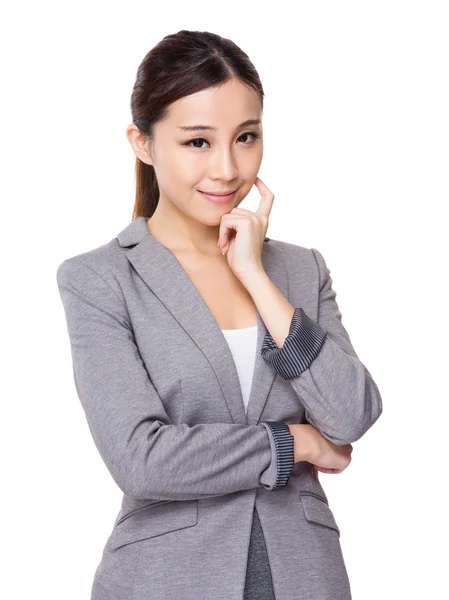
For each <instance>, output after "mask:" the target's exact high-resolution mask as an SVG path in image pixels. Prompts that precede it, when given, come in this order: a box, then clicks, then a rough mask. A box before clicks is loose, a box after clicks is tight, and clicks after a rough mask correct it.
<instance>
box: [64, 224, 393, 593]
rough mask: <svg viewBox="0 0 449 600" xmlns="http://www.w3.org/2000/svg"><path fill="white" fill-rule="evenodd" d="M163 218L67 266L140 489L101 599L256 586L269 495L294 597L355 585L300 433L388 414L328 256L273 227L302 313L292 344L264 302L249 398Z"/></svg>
mask: <svg viewBox="0 0 449 600" xmlns="http://www.w3.org/2000/svg"><path fill="white" fill-rule="evenodd" d="M147 221H148V219H147V218H146V217H139V218H137V219H135V220H134V221H132V222H131V223H130V224H129V225H127V226H126V227H125V228H124V229H123V230H122V231H121V232H120V233H119V234H118V235H117V237H115V238H113V239H112V240H111V241H110V242H108V243H106V244H104V245H102V246H99V247H97V248H95V249H93V250H90V251H87V252H84V253H82V254H78V255H76V256H73V257H70V258H68V259H66V260H64V261H63V262H62V263H61V264H60V265H59V266H58V269H57V284H58V289H59V293H60V296H61V299H62V303H63V306H64V311H65V316H66V320H67V328H68V334H69V339H70V347H71V356H72V362H73V374H74V381H75V386H76V390H77V394H78V396H79V399H80V401H81V403H82V406H83V409H84V411H85V414H86V418H87V422H88V425H89V428H90V431H91V434H92V436H93V439H94V441H95V444H96V447H97V448H98V451H99V453H100V455H101V457H102V459H103V461H104V463H105V465H106V467H107V468H108V470H109V472H110V474H111V475H112V477H113V478H114V480H115V482H116V483H117V485H118V486H119V487H120V489H121V490H122V492H123V497H122V503H121V509H120V511H119V513H118V515H117V518H116V520H115V523H114V525H113V528H112V531H111V533H110V535H109V537H108V539H107V542H106V545H105V547H104V550H103V554H102V558H101V562H100V564H99V565H98V568H97V570H96V572H95V576H94V581H93V585H92V595H91V600H150V599H164V600H172V599H173V600H174V599H183V600H199V599H200V598H201V599H223V600H242V598H243V596H244V588H245V578H246V569H247V563H248V554H249V546H250V536H251V531H252V530H253V527H254V514H255V513H256V511H257V516H258V522H259V523H260V527H261V529H262V530H263V536H264V540H265V543H266V550H267V553H268V558H269V563H270V567H271V574H272V583H273V587H274V592H275V595H276V598H277V599H278V600H299V599H303V600H306V599H307V600H312V599H313V600H315V599H316V600H350V598H351V591H350V585H349V580H348V576H347V572H346V567H345V562H344V559H343V555H342V550H341V546H340V530H339V527H338V525H337V522H336V519H335V517H334V514H333V512H332V510H331V508H330V506H329V502H328V499H327V496H326V494H325V492H324V489H323V488H322V486H321V483H320V480H319V476H318V472H317V471H316V470H315V469H314V468H313V466H312V465H311V464H310V463H308V462H299V463H296V464H293V437H292V436H291V435H290V434H289V433H287V430H288V427H287V423H290V424H291V423H307V422H308V423H311V424H312V425H313V426H314V427H316V428H317V429H319V430H320V432H321V433H322V435H323V436H324V437H326V438H327V439H329V440H331V441H332V442H334V443H335V444H338V445H344V444H349V443H353V442H355V441H356V440H358V439H360V437H361V436H362V435H363V434H364V433H365V432H366V431H367V430H368V429H369V428H370V427H371V426H372V425H373V424H374V423H375V421H376V420H377V419H378V417H379V416H380V414H381V412H382V400H381V396H380V393H379V390H378V388H377V386H376V384H375V382H374V381H373V379H372V377H371V375H370V373H369V371H368V370H367V368H366V367H365V366H364V365H363V364H362V362H361V361H360V360H359V358H358V356H357V354H356V353H355V351H354V348H353V347H352V344H351V341H350V339H349V336H348V333H347V331H346V329H345V328H344V326H343V324H342V320H341V313H340V311H339V309H338V305H337V302H336V292H335V291H334V290H333V288H332V279H331V277H330V271H329V269H328V268H327V266H326V263H325V261H324V259H323V256H322V255H321V253H320V252H319V251H318V250H316V249H314V248H312V249H308V248H305V247H302V246H297V245H295V244H290V243H286V242H282V241H279V240H273V239H270V238H265V243H264V245H263V250H262V262H263V265H264V268H265V271H266V273H267V275H268V276H269V278H270V279H271V280H272V281H273V283H274V284H275V285H276V287H277V288H278V289H279V290H280V291H281V292H282V293H283V294H284V296H285V297H286V298H287V299H288V300H289V301H290V302H291V304H292V305H293V306H294V307H295V314H294V317H293V319H292V323H291V326H290V331H289V335H288V337H287V339H286V340H285V342H284V345H283V346H282V347H281V348H277V346H276V344H275V343H274V341H273V339H272V338H271V335H270V334H269V332H268V330H267V329H266V327H265V325H264V323H263V321H262V319H261V317H260V315H258V336H257V347H258V350H257V353H256V363H255V369H254V377H253V381H252V388H251V394H250V398H249V404H248V409H247V413H245V408H244V404H243V399H242V394H241V389H240V384H239V378H238V375H237V371H236V366H235V363H234V360H233V358H232V354H231V351H230V348H229V347H228V345H227V342H226V339H225V337H224V336H223V334H222V332H221V330H220V328H219V325H218V323H217V322H216V320H215V318H214V317H213V315H212V313H211V312H210V310H209V308H208V306H207V304H206V303H205V301H204V300H203V298H202V296H201V295H200V293H199V292H198V290H197V289H196V287H195V286H194V284H193V282H192V281H191V279H190V278H189V277H188V275H187V273H186V272H185V270H184V269H183V268H182V266H181V264H180V262H179V261H178V260H177V258H176V257H175V255H174V254H173V253H172V252H171V251H170V250H169V249H168V248H166V247H164V246H163V245H161V244H160V243H159V242H157V241H156V240H155V238H154V237H153V236H152V235H151V234H150V232H149V230H148V227H147Z"/></svg>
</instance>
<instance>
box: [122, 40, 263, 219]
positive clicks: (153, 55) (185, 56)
mask: <svg viewBox="0 0 449 600" xmlns="http://www.w3.org/2000/svg"><path fill="white" fill-rule="evenodd" d="M233 78H234V79H238V80H240V81H241V82H242V83H244V84H245V85H247V86H249V87H251V88H252V89H253V90H254V91H256V93H257V94H258V96H259V98H260V102H261V105H262V108H263V98H264V92H263V89H262V84H261V82H260V79H259V75H258V73H257V71H256V69H255V67H254V65H253V64H252V62H251V61H250V59H249V57H248V55H247V54H245V52H243V50H241V49H240V48H239V47H238V46H237V45H236V44H235V43H234V42H232V41H231V40H228V39H226V38H223V37H220V36H219V35H217V34H215V33H210V32H209V31H187V30H185V29H183V30H181V31H178V33H173V34H170V35H166V36H165V37H164V38H163V39H162V40H161V41H160V42H159V43H158V44H157V45H156V46H155V47H154V48H152V49H151V50H150V51H149V52H148V53H147V54H146V56H145V57H144V59H143V60H142V62H141V63H140V65H139V68H138V70H137V75H136V82H135V84H134V87H133V90H132V94H131V114H132V122H133V123H134V124H135V125H136V126H137V127H138V128H139V130H140V131H141V132H142V133H144V134H145V135H146V136H147V138H148V142H149V145H150V147H151V144H152V143H153V126H154V124H155V123H157V122H158V121H161V120H162V119H164V117H165V116H166V115H167V113H168V110H169V106H170V104H171V103H172V102H175V101H176V100H178V99H179V98H183V97H184V96H188V95H190V94H194V93H195V92H199V91H201V90H205V89H208V88H211V87H218V86H219V85H221V84H223V83H225V82H226V81H228V80H230V79H233ZM158 201H159V186H158V183H157V179H156V173H155V170H154V167H153V166H152V165H148V164H146V163H144V162H142V161H141V160H140V158H137V157H136V198H135V203H134V211H133V216H132V219H133V220H134V219H136V218H137V217H140V216H145V217H151V216H152V214H153V213H154V211H155V210H156V207H157V203H158Z"/></svg>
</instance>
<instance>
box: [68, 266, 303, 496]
mask: <svg viewBox="0 0 449 600" xmlns="http://www.w3.org/2000/svg"><path fill="white" fill-rule="evenodd" d="M57 283H58V289H59V293H60V296H61V300H62V303H63V306H64V311H65V316H66V321H67V329H68V334H69V339H70V345H71V355H72V363H73V374H74V380H75V386H76V391H77V394H78V397H79V399H80V401H81V404H82V406H83V409H84V411H85V414H86V418H87V421H88V425H89V428H90V431H91V434H92V436H93V439H94V442H95V445H96V447H97V448H98V451H99V453H100V455H101V457H102V459H103V461H104V463H105V464H106V466H107V468H108V470H109V472H110V473H111V475H112V477H113V478H114V480H115V482H116V483H117V485H118V486H119V487H120V488H121V490H122V491H123V492H124V493H125V494H126V495H128V496H130V497H133V498H138V499H144V498H151V499H161V500H191V499H195V498H207V497H213V496H220V495H223V494H230V493H232V492H236V491H239V490H249V489H252V488H257V487H264V488H265V489H269V490H277V489H281V488H282V487H284V486H285V485H286V484H287V481H288V477H289V475H290V471H291V468H292V467H293V442H294V438H293V436H291V434H290V432H289V429H288V425H287V424H286V423H278V422H276V421H274V422H263V423H261V424H259V425H250V426H246V425H241V424H238V423H236V424H231V423H229V424H228V423H211V424H198V425H194V426H192V427H191V426H189V425H187V424H183V423H182V424H180V425H176V426H175V425H172V424H171V423H170V422H169V419H168V416H167V413H166V412H165V409H164V406H163V403H162V401H161V399H160V397H159V395H158V394H157V392H156V390H155V388H154V386H153V384H152V382H151V380H150V377H149V376H148V373H147V371H146V368H145V364H144V362H143V360H142V358H141V356H140V354H139V349H138V347H137V345H136V342H135V339H134V335H133V331H132V326H131V323H130V322H129V318H128V312H127V310H126V308H125V305H124V303H123V301H122V300H121V298H120V297H119V296H118V294H117V293H116V292H115V291H114V289H113V288H112V287H111V285H110V284H108V283H107V282H106V281H105V280H104V279H103V278H102V277H101V276H100V275H99V274H97V273H96V272H95V271H94V270H93V269H92V268H91V267H90V266H88V265H85V264H83V263H81V262H80V261H79V260H75V257H74V258H71V259H67V260H65V261H64V262H62V263H61V264H60V265H59V267H58V270H57ZM287 432H288V436H287Z"/></svg>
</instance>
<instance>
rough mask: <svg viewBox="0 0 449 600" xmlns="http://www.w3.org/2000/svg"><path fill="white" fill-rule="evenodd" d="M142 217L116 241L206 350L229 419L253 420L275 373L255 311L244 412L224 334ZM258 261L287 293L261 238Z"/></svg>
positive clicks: (278, 260)
mask: <svg viewBox="0 0 449 600" xmlns="http://www.w3.org/2000/svg"><path fill="white" fill-rule="evenodd" d="M147 221H148V217H137V218H136V219H135V220H134V221H132V222H131V223H130V224H129V225H128V226H127V227H125V228H124V229H123V230H122V231H121V232H120V233H119V234H118V235H117V240H118V243H119V244H120V246H121V247H122V248H123V250H124V251H125V254H126V257H127V259H128V260H129V261H130V263H131V264H132V266H133V267H134V269H135V270H136V271H137V273H138V274H139V275H140V277H141V278H142V279H143V281H144V282H145V283H146V284H147V286H148V287H149V288H150V289H151V290H152V292H153V293H154V294H156V296H157V297H158V298H159V300H160V301H161V302H162V303H163V304H164V306H165V307H166V308H167V310H169V311H170V313H171V314H172V315H173V316H174V318H175V319H176V320H177V321H178V322H179V324H180V325H181V327H182V328H183V329H184V330H185V331H186V333H187V334H188V335H189V336H190V337H191V338H192V340H193V341H194V342H195V344H196V345H197V346H198V348H199V349H200V350H201V351H202V352H203V353H204V355H205V356H206V358H207V360H208V361H209V363H210V365H211V367H212V369H213V370H214V372H215V375H216V377H217V379H218V382H219V384H220V387H221V390H222V392H223V397H224V400H225V402H226V403H227V406H228V409H229V412H230V414H231V417H232V420H233V422H235V423H242V424H243V423H245V424H254V425H256V424H257V423H258V422H259V419H260V417H261V414H262V411H263V408H264V406H265V402H266V400H267V397H268V393H269V391H270V389H271V386H272V384H273V380H274V378H275V375H276V371H275V370H274V369H273V368H272V367H271V365H270V364H269V363H268V362H267V361H265V360H264V358H263V357H262V355H261V353H260V351H261V348H262V342H263V339H264V337H265V335H266V333H267V329H266V327H265V324H264V322H263V320H262V318H261V316H260V314H259V313H258V315H257V349H256V361H255V366H254V375H253V380H252V387H251V393H250V398H249V404H248V411H247V414H245V407H244V404H243V397H242V392H241V388H240V382H239V378H238V373H237V369H236V366H235V363H234V359H233V356H232V353H231V351H230V348H229V346H228V344H227V341H226V338H225V337H224V335H223V333H222V331H221V329H220V327H219V325H218V323H217V321H216V320H215V317H214V316H213V314H212V313H211V311H210V310H209V307H208V306H207V304H206V302H205V301H204V299H203V297H202V296H201V294H200V293H199V292H198V290H197V288H196V287H195V285H194V284H193V282H192V280H191V279H190V277H189V276H188V275H187V273H186V271H185V270H184V268H183V267H182V265H181V263H180V262H179V261H178V259H177V258H176V256H175V255H174V254H173V253H172V252H171V251H170V250H169V249H168V248H166V247H165V246H163V245H162V244H160V243H159V242H158V241H157V240H156V239H155V238H154V237H153V236H152V235H151V234H150V232H149V229H148V227H147ZM266 239H267V240H268V238H266ZM262 263H263V265H264V269H265V272H266V273H267V275H268V277H269V278H270V279H271V281H273V283H274V284H275V285H276V287H277V288H278V289H279V290H280V291H281V293H282V294H283V295H284V296H286V297H288V277H287V272H286V270H285V262H284V260H283V257H282V254H281V253H280V252H278V251H277V249H276V248H274V247H271V246H270V244H269V243H265V244H264V245H263V250H262ZM198 323H201V327H198Z"/></svg>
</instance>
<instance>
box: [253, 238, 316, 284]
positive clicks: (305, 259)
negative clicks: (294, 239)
mask: <svg viewBox="0 0 449 600" xmlns="http://www.w3.org/2000/svg"><path fill="white" fill-rule="evenodd" d="M265 242H266V247H267V248H271V249H272V250H270V251H274V252H277V253H278V254H279V255H282V256H283V258H284V260H285V261H286V262H287V266H288V267H293V268H294V267H296V268H300V267H302V268H304V269H313V270H316V269H318V271H319V273H320V275H321V276H323V275H324V274H325V271H326V269H327V266H326V263H325V260H324V258H323V255H322V253H321V252H320V251H319V250H317V249H316V248H307V247H306V246H300V245H298V244H293V243H291V242H284V241H282V240H276V239H273V238H265Z"/></svg>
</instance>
